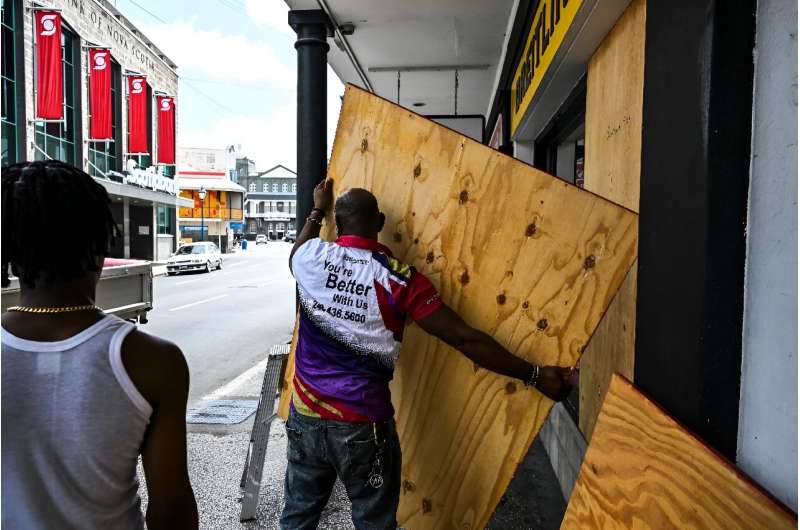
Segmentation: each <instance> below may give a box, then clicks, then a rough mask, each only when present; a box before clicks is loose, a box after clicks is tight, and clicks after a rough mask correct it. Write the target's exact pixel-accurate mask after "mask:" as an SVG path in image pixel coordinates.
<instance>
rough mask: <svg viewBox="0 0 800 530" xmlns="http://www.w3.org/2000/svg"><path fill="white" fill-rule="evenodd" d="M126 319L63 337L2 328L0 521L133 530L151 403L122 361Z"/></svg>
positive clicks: (139, 523) (109, 319) (137, 523)
mask: <svg viewBox="0 0 800 530" xmlns="http://www.w3.org/2000/svg"><path fill="white" fill-rule="evenodd" d="M134 328H135V326H134V325H133V324H131V323H129V322H126V321H124V320H122V319H120V318H117V317H114V316H106V317H104V318H103V319H102V320H100V321H98V322H97V323H95V324H93V325H92V326H90V327H88V328H86V329H85V330H83V331H82V332H80V333H78V334H77V335H74V336H72V337H70V338H68V339H66V340H61V341H57V342H39V341H32V340H25V339H21V338H19V337H16V336H14V335H12V334H11V333H8V332H7V331H6V330H5V329H3V330H2V354H1V356H2V367H1V368H2V433H1V434H2V436H0V444H1V445H2V455H1V456H2V512H0V513H2V527H3V528H25V529H40V528H41V529H44V528H48V529H49V528H59V529H61V528H64V529H68V528H81V529H101V528H102V529H110V530H113V529H118V528H119V529H123V528H124V529H140V528H143V527H144V518H143V516H142V512H141V508H140V499H139V494H138V489H139V482H138V480H137V478H136V463H137V459H138V455H139V449H140V447H141V445H142V441H143V439H144V432H145V429H146V428H147V424H148V422H149V421H150V415H151V414H152V408H151V407H150V404H149V403H148V402H147V400H145V399H144V397H143V396H142V395H141V394H140V393H139V391H138V390H136V387H135V386H134V385H133V382H132V381H131V379H130V377H128V374H127V372H126V371H125V367H124V366H123V364H122V356H121V351H120V349H121V346H122V341H123V339H124V338H125V336H126V335H127V334H128V333H130V332H131V331H132V330H133V329H134Z"/></svg>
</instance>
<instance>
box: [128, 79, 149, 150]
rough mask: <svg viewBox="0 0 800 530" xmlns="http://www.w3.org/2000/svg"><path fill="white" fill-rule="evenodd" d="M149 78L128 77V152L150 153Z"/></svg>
mask: <svg viewBox="0 0 800 530" xmlns="http://www.w3.org/2000/svg"><path fill="white" fill-rule="evenodd" d="M147 103H148V99H147V78H146V77H145V76H143V75H140V76H130V77H128V153H131V154H136V153H149V152H150V148H149V146H148V145H147V111H148V110H149V109H148V106H149V105H148V104H147Z"/></svg>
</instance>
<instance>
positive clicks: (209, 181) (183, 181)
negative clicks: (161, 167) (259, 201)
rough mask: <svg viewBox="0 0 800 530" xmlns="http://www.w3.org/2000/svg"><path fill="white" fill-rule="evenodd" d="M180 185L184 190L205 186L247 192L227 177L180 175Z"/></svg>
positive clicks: (209, 188) (206, 187) (215, 189)
mask: <svg viewBox="0 0 800 530" xmlns="http://www.w3.org/2000/svg"><path fill="white" fill-rule="evenodd" d="M178 187H179V188H180V189H182V190H199V189H200V188H205V189H207V190H209V191H238V192H239V193H244V192H245V189H244V188H243V187H241V186H239V185H238V184H236V183H235V182H231V181H230V180H228V179H226V178H191V177H180V176H179V177H178Z"/></svg>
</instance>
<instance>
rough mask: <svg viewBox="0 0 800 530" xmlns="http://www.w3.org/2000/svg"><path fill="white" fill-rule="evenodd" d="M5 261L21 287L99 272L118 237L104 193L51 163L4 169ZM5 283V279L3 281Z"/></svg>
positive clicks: (72, 170)
mask: <svg viewBox="0 0 800 530" xmlns="http://www.w3.org/2000/svg"><path fill="white" fill-rule="evenodd" d="M2 173H3V175H2V236H3V241H2V262H3V276H4V277H5V275H6V274H7V270H6V269H7V265H8V264H11V270H12V272H13V273H14V274H15V275H16V276H18V277H19V279H20V282H22V283H24V284H25V285H27V286H29V287H35V285H36V281H37V280H41V279H43V278H44V279H46V280H47V281H54V280H55V281H58V280H72V279H75V278H79V277H81V276H83V275H84V274H85V273H86V272H87V271H95V272H97V271H98V270H99V268H98V259H99V258H100V257H105V256H107V255H108V252H109V250H110V248H111V247H112V246H113V245H114V243H115V241H116V238H117V237H118V236H119V233H120V232H119V228H118V227H117V225H116V223H115V222H114V218H113V216H112V215H111V209H110V202H111V201H110V200H109V198H108V193H107V192H106V190H105V188H103V186H101V185H100V184H99V183H97V182H95V180H94V179H93V178H92V177H90V176H89V175H87V174H86V173H84V172H83V171H81V170H80V169H78V168H76V167H73V166H71V165H68V164H65V163H63V162H59V161H55V160H49V161H40V162H23V163H20V164H14V165H12V166H8V167H5V168H3V172H2ZM4 279H5V278H4Z"/></svg>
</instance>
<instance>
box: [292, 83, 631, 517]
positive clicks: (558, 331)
mask: <svg viewBox="0 0 800 530" xmlns="http://www.w3.org/2000/svg"><path fill="white" fill-rule="evenodd" d="M328 176H329V177H330V178H331V179H332V180H333V181H334V190H333V191H334V195H336V196H339V195H341V194H342V193H343V192H344V191H346V190H348V189H353V188H364V189H368V190H370V192H372V194H374V195H375V197H377V199H378V201H379V203H380V205H381V208H382V211H383V213H384V214H385V223H384V224H385V227H384V229H383V230H382V231H381V232H380V234H378V239H379V241H380V242H381V243H383V244H385V245H388V246H391V248H392V250H393V251H394V255H395V256H396V257H397V259H398V260H400V261H401V262H403V263H407V264H409V265H413V266H415V267H416V268H417V269H418V270H419V271H420V272H422V273H423V274H424V275H425V276H426V277H428V278H429V279H430V281H431V283H432V284H433V285H434V286H435V287H436V290H437V291H438V293H440V295H441V298H442V300H443V301H444V302H445V303H446V304H447V305H448V306H449V307H452V308H453V309H454V311H456V312H457V313H458V314H459V315H460V316H461V317H462V318H463V320H464V321H466V322H467V323H469V324H470V325H471V326H472V327H475V328H479V329H483V330H486V331H487V333H488V334H489V335H491V336H492V338H493V339H494V340H496V341H497V343H499V344H500V345H501V346H502V347H503V348H505V349H506V350H508V351H510V352H514V353H515V354H516V355H518V356H522V357H524V358H525V359H526V360H527V361H531V362H533V363H535V364H536V365H539V366H547V365H558V366H566V367H570V366H574V365H575V363H576V362H577V360H578V358H579V357H580V354H581V352H582V350H583V347H584V346H585V345H586V343H587V342H588V341H589V339H590V337H591V335H592V334H593V333H594V330H595V328H596V327H597V324H598V323H599V321H600V319H601V317H602V315H603V313H604V312H605V310H606V308H607V307H608V304H609V303H610V301H611V299H612V298H613V297H614V294H615V293H616V291H617V289H618V288H619V285H620V283H621V282H622V280H623V279H624V278H625V275H626V274H627V272H628V270H629V269H630V267H631V265H632V263H633V262H634V260H635V258H636V244H637V239H638V216H637V215H636V214H635V213H634V212H631V211H630V210H627V209H625V208H623V207H620V206H618V205H616V204H613V203H611V202H610V201H608V200H606V199H603V198H602V197H598V196H596V195H594V194H592V193H588V192H586V191H584V190H581V189H578V188H576V187H574V186H572V185H569V184H567V183H565V182H563V181H561V180H559V179H557V178H555V177H553V176H551V175H547V174H545V173H543V172H541V171H538V170H536V169H535V168H533V167H531V166H529V165H527V164H524V163H522V162H520V161H518V160H514V159H512V158H510V157H507V156H505V155H503V154H502V153H500V152H498V151H496V150H493V149H490V148H488V147H487V146H485V145H482V144H480V143H478V142H475V141H473V140H471V139H469V138H466V137H464V136H462V135H460V134H458V133H456V132H454V131H451V130H450V129H447V128H446V127H443V126H441V125H438V124H436V123H434V122H432V121H430V120H427V119H425V118H423V117H421V116H418V115H415V114H413V113H412V112H410V111H408V110H407V109H404V108H402V107H399V106H397V105H394V104H393V103H391V102H388V101H386V100H383V99H381V98H378V97H375V96H374V95H372V94H369V93H367V92H364V91H362V90H360V89H358V88H356V87H352V86H348V88H347V92H346V94H345V98H344V102H343V106H342V111H341V114H340V118H339V125H338V128H337V133H336V141H335V142H334V146H333V153H332V156H331V162H330V166H329V168H328ZM315 217H317V218H319V216H318V215H317V214H315ZM333 225H334V223H333V218H332V217H328V222H326V223H325V226H324V227H323V229H322V231H321V232H322V236H323V239H325V240H328V241H332V240H333V239H335V230H334V229H333ZM351 279H353V278H350V277H346V278H344V277H342V278H337V281H336V286H337V288H338V285H339V282H340V281H345V284H344V285H343V286H342V288H343V289H345V290H348V291H349V290H350V289H351V288H352V289H355V290H357V289H358V286H357V285H355V284H353V285H352V286H350V285H348V282H349V281H350V280H351ZM323 280H324V282H327V280H328V276H327V275H325V276H324V277H323ZM363 289H366V286H365V287H363ZM337 292H338V291H337ZM342 294H345V295H347V296H352V294H350V293H342ZM354 303H355V302H354ZM343 314H344V311H343ZM296 338H297V337H295V339H296ZM297 346H298V344H297V340H295V341H294V348H293V349H294V350H296V349H297ZM293 353H294V352H293ZM293 373H294V361H292V360H291V359H290V362H289V365H288V367H287V373H286V377H285V379H284V382H283V387H282V388H283V391H282V395H281V407H280V413H281V415H282V417H284V418H286V417H287V415H288V411H289V402H290V400H291V396H292V392H291V389H292V388H293V386H294V385H293V380H294V379H293ZM520 386H521V385H518V384H516V383H514V382H511V381H509V380H508V378H506V377H503V376H498V375H495V374H494V373H492V372H490V371H487V370H482V369H479V368H478V367H477V366H475V364H474V363H473V362H471V361H470V360H469V359H467V358H465V357H464V356H463V355H461V354H460V353H458V352H456V351H455V350H454V348H452V347H451V346H450V345H448V344H446V343H445V342H443V341H440V340H438V339H436V338H434V337H431V336H430V335H429V334H428V333H426V332H424V330H423V329H422V328H421V327H420V326H419V325H412V326H410V327H408V328H407V329H406V331H405V334H404V338H403V346H402V349H401V354H400V356H399V359H398V363H397V366H396V368H395V370H394V377H393V379H392V382H391V384H390V388H391V401H392V405H393V409H394V411H395V419H396V421H397V434H398V436H399V439H400V445H401V446H402V449H403V463H402V470H401V489H402V491H401V496H400V504H399V508H398V521H399V522H400V524H402V525H403V526H404V527H405V528H409V529H419V528H449V527H458V528H483V527H484V526H485V525H486V522H487V521H488V519H489V517H490V516H491V514H492V513H493V512H494V509H495V507H496V506H497V503H498V501H499V500H500V497H501V496H502V495H503V493H504V492H505V489H506V487H507V486H508V483H509V482H510V480H511V477H512V476H513V474H514V471H515V470H516V468H517V465H518V464H519V462H520V461H521V460H522V459H523V458H524V456H525V454H526V453H527V451H528V448H529V446H530V444H531V443H532V441H533V439H534V437H535V436H536V434H537V432H538V431H539V428H540V427H541V425H542V422H543V421H544V419H545V418H546V417H547V414H548V413H549V411H550V407H551V406H552V403H553V402H552V400H551V399H549V398H547V397H546V396H544V395H543V394H541V393H540V392H535V391H530V392H527V391H520ZM369 471H370V470H367V472H369Z"/></svg>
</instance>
